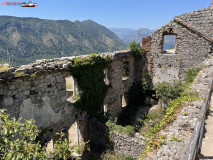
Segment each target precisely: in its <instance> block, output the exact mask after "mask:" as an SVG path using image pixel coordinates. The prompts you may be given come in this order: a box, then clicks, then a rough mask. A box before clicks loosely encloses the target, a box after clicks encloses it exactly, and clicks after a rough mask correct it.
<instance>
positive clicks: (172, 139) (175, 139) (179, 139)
mask: <svg viewBox="0 0 213 160" xmlns="http://www.w3.org/2000/svg"><path fill="white" fill-rule="evenodd" d="M169 141H171V142H172V141H178V142H181V141H182V139H181V138H179V137H176V136H174V137H172V138H171V139H170V140H169Z"/></svg>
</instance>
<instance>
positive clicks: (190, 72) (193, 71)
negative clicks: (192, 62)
mask: <svg viewBox="0 0 213 160" xmlns="http://www.w3.org/2000/svg"><path fill="white" fill-rule="evenodd" d="M199 71H200V68H188V69H187V70H186V76H185V79H184V80H185V82H187V83H192V82H193V81H194V79H195V78H196V76H197V75H198V73H199Z"/></svg>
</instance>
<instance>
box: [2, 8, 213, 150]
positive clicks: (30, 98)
mask: <svg viewBox="0 0 213 160" xmlns="http://www.w3.org/2000/svg"><path fill="white" fill-rule="evenodd" d="M167 35H175V38H176V43H175V50H174V51H173V52H171V53H167V52H166V53H164V52H163V45H164V37H165V36H167ZM143 47H144V49H145V50H146V54H145V55H143V56H142V57H140V58H135V57H134V56H133V54H132V53H131V52H130V51H124V52H114V53H106V54H104V55H110V56H111V57H112V61H111V63H110V64H109V65H108V66H107V68H106V69H105V70H104V71H103V72H104V73H105V77H106V78H105V79H104V81H105V83H106V85H107V86H108V91H107V93H106V96H105V99H104V102H103V105H102V106H101V107H102V109H101V110H100V111H99V112H107V113H109V114H110V115H111V116H113V117H116V116H118V115H119V113H121V111H122V109H123V108H124V107H125V106H126V105H127V104H128V97H127V95H128V94H127V93H128V91H129V89H130V87H131V86H132V85H133V83H136V82H139V81H140V80H141V79H142V78H143V76H144V75H145V74H149V76H150V77H152V80H153V81H152V83H153V84H155V83H157V82H159V81H172V80H173V79H182V78H183V77H184V71H185V70H186V69H187V68H189V67H199V65H200V64H201V63H202V62H203V61H204V60H205V59H206V58H208V57H209V56H210V55H212V54H213V10H212V9H211V7H207V8H204V9H201V10H197V11H194V12H191V13H187V14H183V15H181V16H177V17H175V18H174V19H173V20H172V21H171V22H169V23H168V24H166V25H165V26H163V27H162V28H160V29H158V30H156V31H155V32H154V34H153V35H152V36H149V37H146V38H144V39H143ZM83 57H85V58H86V57H88V56H83ZM74 59H75V57H64V58H56V59H50V60H37V61H36V62H35V63H32V64H29V65H26V66H20V67H17V68H9V69H8V71H4V72H0V107H1V108H5V109H7V113H9V114H10V115H11V116H12V117H16V118H21V117H22V118H23V119H31V118H33V119H34V120H35V121H36V124H37V126H38V127H39V128H40V129H42V130H44V129H45V130H46V132H45V134H44V139H47V141H48V140H50V139H51V138H54V136H53V135H54V134H55V132H59V131H60V130H61V129H66V130H67V132H68V133H69V138H73V137H75V138H74V139H75V141H76V142H79V141H80V140H81V139H88V134H87V132H88V123H87V118H88V115H87V113H85V112H81V111H78V110H77V109H76V108H75V107H74V106H73V104H72V103H71V102H70V101H69V100H68V99H69V98H70V96H69V93H70V92H71V94H74V93H75V91H76V90H79V88H78V87H77V86H78V85H77V83H76V81H75V79H74V78H73V77H72V75H71V73H70V68H69V65H70V64H72V63H73V61H74ZM124 66H125V67H128V68H129V74H128V76H124V75H123V70H124ZM19 73H21V74H19ZM66 81H70V82H71V83H72V88H69V89H67V88H66ZM76 130H77V132H76ZM91 130H93V129H91ZM91 130H90V131H91ZM79 132H80V133H79ZM94 136H95V135H94ZM90 138H91V137H90ZM96 138H97V137H96ZM135 142H136V143H137V141H135ZM132 145H133V146H134V145H135V144H134V143H132ZM138 145H139V143H138ZM130 152H131V151H130Z"/></svg>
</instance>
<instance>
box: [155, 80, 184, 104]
mask: <svg viewBox="0 0 213 160" xmlns="http://www.w3.org/2000/svg"><path fill="white" fill-rule="evenodd" d="M185 87H186V85H185V84H184V83H183V82H181V81H177V80H176V81H174V82H173V83H169V82H158V83H157V84H156V85H155V87H154V89H155V90H156V97H157V98H159V99H162V100H163V101H164V102H168V101H169V100H172V99H175V98H177V97H179V96H180V94H181V92H183V91H184V89H185Z"/></svg>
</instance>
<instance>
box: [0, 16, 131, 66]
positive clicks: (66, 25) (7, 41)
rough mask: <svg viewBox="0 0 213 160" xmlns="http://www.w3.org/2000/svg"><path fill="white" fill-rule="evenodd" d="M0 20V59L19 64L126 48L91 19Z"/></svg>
mask: <svg viewBox="0 0 213 160" xmlns="http://www.w3.org/2000/svg"><path fill="white" fill-rule="evenodd" d="M0 21H1V23H0V62H3V61H10V62H11V61H12V63H14V64H16V65H19V64H27V63H31V62H33V61H35V60H36V59H44V58H58V57H64V56H75V55H82V54H90V53H102V52H109V51H116V50H122V49H126V48H127V45H126V44H125V43H124V42H123V41H121V40H120V39H119V38H118V37H117V35H116V34H115V33H113V32H111V31H110V30H109V29H107V28H106V27H104V26H102V25H100V24H98V23H96V22H94V21H92V20H85V21H82V22H80V21H74V22H72V21H69V20H47V19H40V18H32V17H14V16H0Z"/></svg>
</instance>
